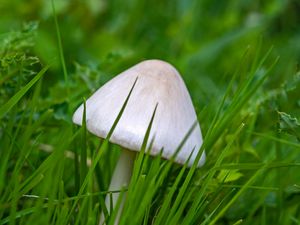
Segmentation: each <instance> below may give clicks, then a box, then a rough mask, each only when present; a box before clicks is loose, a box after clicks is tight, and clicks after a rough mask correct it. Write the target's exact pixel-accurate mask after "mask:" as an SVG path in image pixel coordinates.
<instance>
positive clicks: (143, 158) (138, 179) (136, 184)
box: [120, 104, 157, 224]
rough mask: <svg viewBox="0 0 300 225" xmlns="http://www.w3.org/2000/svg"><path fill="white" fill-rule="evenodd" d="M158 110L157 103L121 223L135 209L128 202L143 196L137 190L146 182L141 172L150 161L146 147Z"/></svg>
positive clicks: (133, 175) (136, 165) (130, 184)
mask: <svg viewBox="0 0 300 225" xmlns="http://www.w3.org/2000/svg"><path fill="white" fill-rule="evenodd" d="M156 110H157V104H156V106H155V108H154V110H153V113H152V116H151V119H150V122H149V125H148V127H147V130H146V133H145V136H144V139H143V143H142V147H141V151H140V153H139V154H138V157H137V159H136V161H135V163H134V167H133V173H132V178H131V181H130V183H129V185H128V194H127V200H126V201H125V204H124V206H125V207H124V209H125V210H126V211H127V212H128V215H124V219H122V218H121V221H120V224H122V222H123V221H126V219H127V218H130V217H131V214H130V212H131V211H134V210H132V208H133V207H134V204H129V205H128V207H126V204H128V202H130V199H135V201H138V200H137V199H139V198H141V195H140V193H141V192H139V191H136V190H137V188H140V187H141V186H142V183H144V180H145V177H144V176H143V175H142V174H141V172H142V171H143V168H144V167H145V165H146V162H147V161H148V159H149V157H150V155H149V154H147V152H148V151H146V148H147V144H148V140H149V137H150V131H151V127H152V124H153V120H154V117H155V113H156ZM151 146H152V144H151V143H150V146H149V150H150V149H151ZM149 174H151V170H150V171H149ZM137 195H139V196H137ZM125 224H126V223H125Z"/></svg>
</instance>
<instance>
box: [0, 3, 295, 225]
mask: <svg viewBox="0 0 300 225" xmlns="http://www.w3.org/2000/svg"><path fill="white" fill-rule="evenodd" d="M99 2H101V3H99ZM99 2H98V1H86V2H85V3H79V2H74V3H72V4H71V3H68V2H60V1H53V3H54V4H53V5H51V4H48V3H45V2H42V1H36V2H32V3H30V4H26V7H25V5H24V4H23V3H21V2H19V1H7V2H6V3H3V4H2V5H1V6H0V10H1V14H2V15H3V16H2V19H1V21H0V31H1V33H2V34H1V35H0V62H1V63H0V96H1V97H0V224H10V225H13V224H61V225H63V224H98V223H99V216H100V214H101V210H104V212H106V213H105V214H106V216H107V221H108V224H113V221H114V218H115V216H116V212H117V210H115V211H114V212H113V213H112V214H111V215H107V209H105V203H104V199H105V195H106V194H109V193H110V191H121V195H122V194H125V193H126V194H127V197H126V201H125V206H124V211H123V213H122V217H121V220H120V224H123V225H125V224H133V225H134V224H145V225H146V224H154V225H163V224H172V225H173V224H183V225H190V224H203V225H204V224H209V225H212V224H224V225H225V224H287V225H289V224H290V225H294V224H300V217H299V215H300V205H299V200H300V199H299V193H300V188H299V185H300V175H299V173H298V171H299V166H300V161H299V160H300V154H299V152H300V143H299V136H300V132H299V131H300V125H299V118H300V110H299V109H300V107H299V106H300V105H299V104H300V102H299V90H300V89H299V88H300V78H299V77H300V76H299V71H298V69H297V66H296V65H297V62H299V57H300V46H299V44H298V41H297V40H298V39H299V34H300V30H299V29H298V26H297V21H299V15H298V13H297V10H296V9H297V7H299V3H297V1H286V2H285V3H281V2H279V1H269V2H268V3H264V4H262V3H260V1H253V2H252V3H251V4H248V1H240V2H239V3H236V2H235V1H228V2H227V3H226V4H225V3H223V2H217V3H216V2H214V1H210V2H209V1H186V2H185V3H183V2H176V3H173V4H169V3H167V2H158V1H157V2H154V3H150V2H148V1H147V2H146V1H135V0H133V1H130V2H128V3H124V2H123V1H119V0H114V1H110V2H109V3H108V2H105V1H99ZM98 4H100V5H98ZM101 4H103V5H101ZM8 9H13V10H12V11H11V10H8ZM36 9H38V10H36ZM146 9H147V10H146ZM8 11H9V12H10V13H8ZM135 18H139V20H138V22H137V21H136V19H135ZM32 20H35V21H39V23H37V22H32ZM30 21H31V22H30ZM22 23H23V25H21V24H22ZM55 33H56V36H55V35H54V34H55ZM272 46H273V47H272ZM145 58H161V59H163V60H167V61H169V62H171V63H172V64H173V65H174V66H176V67H177V68H178V69H179V71H180V72H181V73H182V75H183V79H184V80H185V82H186V84H187V87H188V89H189V91H190V93H191V97H192V99H193V102H194V105H195V108H196V111H197V114H198V118H199V121H200V124H201V128H202V133H203V136H204V143H203V146H202V148H201V150H200V151H203V150H204V149H205V151H206V153H207V161H206V163H205V165H204V166H203V167H202V168H196V165H197V162H195V163H194V165H193V166H192V167H191V168H188V167H187V165H177V164H174V163H172V161H166V160H164V159H162V158H161V157H160V156H158V157H151V156H149V155H148V154H147V149H146V146H147V142H149V140H148V138H149V137H148V135H145V139H144V144H143V147H142V152H141V153H139V154H138V156H137V158H136V161H135V165H134V171H133V176H132V179H131V182H130V184H129V185H128V187H125V188H124V189H122V190H107V188H108V185H109V181H110V177H111V175H112V172H113V169H114V167H115V164H116V162H117V159H118V155H119V152H120V147H119V146H116V145H113V144H111V143H109V142H108V140H107V139H106V140H99V139H98V138H97V137H95V136H94V135H92V134H90V133H89V132H88V131H87V130H86V126H85V125H83V126H82V127H77V126H75V125H73V124H72V122H71V117H72V114H73V112H74V110H75V109H76V108H77V106H78V105H79V104H80V103H82V102H83V101H85V100H84V99H85V98H87V97H88V96H90V94H91V93H92V92H94V91H95V90H96V89H97V88H99V87H100V86H101V85H103V84H104V83H105V82H106V81H107V80H108V79H110V78H112V77H113V76H115V75H116V74H118V73H120V72H121V71H123V70H124V69H126V68H128V67H130V66H131V65H133V64H135V63H137V62H139V61H141V60H143V59H145ZM47 65H50V66H47ZM128 97H130V94H129V96H128ZM125 107H126V102H125V103H124V107H123V109H122V110H121V112H120V114H119V117H118V118H117V120H116V121H115V124H114V126H113V128H112V130H111V132H112V131H113V129H114V127H115V126H116V124H117V122H118V119H119V118H120V116H121V114H122V111H123V110H124V108H125ZM83 124H84V123H83ZM148 129H149V130H150V129H151V124H150V125H149V128H148ZM149 130H148V131H149ZM111 132H110V135H111ZM148 134H149V133H148ZM183 141H184V140H183ZM179 150H180V146H179V148H178V151H179ZM199 158H200V153H199V155H198V158H197V159H198V160H199ZM118 204H120V202H118V203H117V206H116V207H117V208H118Z"/></svg>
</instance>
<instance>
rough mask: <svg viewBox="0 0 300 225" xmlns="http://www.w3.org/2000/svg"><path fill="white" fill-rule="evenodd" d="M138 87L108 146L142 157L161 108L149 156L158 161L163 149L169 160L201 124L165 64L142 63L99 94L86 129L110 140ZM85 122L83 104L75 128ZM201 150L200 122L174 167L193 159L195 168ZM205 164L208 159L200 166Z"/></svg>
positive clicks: (90, 108)
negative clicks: (111, 145)
mask: <svg viewBox="0 0 300 225" xmlns="http://www.w3.org/2000/svg"><path fill="white" fill-rule="evenodd" d="M136 79H137V81H136ZM135 81H136V84H135V86H134V88H133V90H132V93H131V95H130V97H129V100H128V102H127V105H126V107H125V110H124V112H123V114H122V116H121V118H120V120H119V122H118V124H117V126H116V127H115V130H114V131H113V134H112V136H111V137H110V140H109V141H110V142H112V143H115V144H118V145H120V146H122V147H124V148H127V149H129V150H133V151H140V148H141V146H142V143H143V139H144V136H145V134H146V130H147V127H148V126H149V123H150V120H151V117H152V115H153V112H154V109H155V107H156V105H157V109H156V113H155V116H154V120H153V123H152V127H151V131H150V136H149V140H153V142H152V147H151V150H150V154H151V155H157V154H159V153H160V152H161V150H162V149H163V150H162V157H163V158H167V159H169V158H171V157H172V156H173V155H174V153H175V151H176V149H177V147H178V146H179V144H180V143H181V141H182V140H183V138H184V136H185V135H186V134H187V133H188V131H189V130H190V129H191V127H192V126H193V125H194V124H195V122H196V121H197V116H196V113H195V110H194V107H193V103H192V101H191V97H190V95H189V93H188V90H187V88H186V86H185V84H184V81H183V80H182V78H181V76H180V74H179V73H178V71H177V70H176V69H175V68H174V67H173V66H172V65H170V64H169V63H166V62H164V61H161V60H146V61H143V62H140V63H138V64H137V65H135V66H133V67H131V68H129V69H127V70H126V71H124V72H122V73H120V74H119V75H117V76H116V77H114V78H113V79H112V80H110V81H108V82H107V83H106V84H104V85H103V86H102V87H101V88H99V89H98V90H97V91H96V92H95V93H94V94H93V95H92V96H91V97H90V98H88V99H87V101H86V126H87V129H88V130H89V131H90V132H91V133H93V134H95V135H96V136H98V137H101V138H106V136H107V134H108V133H109V131H110V129H111V127H112V125H113V123H114V121H115V119H116V118H117V115H118V114H119V112H120V110H121V108H122V106H123V104H124V102H125V100H126V97H127V96H128V94H129V92H130V89H131V88H132V86H133V84H134V82H135ZM82 116H83V104H82V105H81V106H80V107H79V108H78V109H77V110H76V111H75V113H74V115H73V122H74V123H76V124H78V125H81V123H82ZM148 142H150V141H148ZM201 145H202V135H201V130H200V126H199V123H198V122H197V124H196V127H195V128H194V129H193V131H192V132H191V134H190V135H189V136H188V138H187V140H186V142H185V143H184V145H183V146H182V148H181V150H180V151H179V153H178V155H177V157H176V159H175V162H177V163H180V164H184V163H186V161H187V160H188V158H189V157H190V155H191V158H190V160H189V162H188V166H191V165H192V164H193V162H194V160H195V158H196V156H197V153H198V152H199V149H200V147H201ZM204 161H205V153H203V154H202V156H201V159H200V160H199V163H198V166H201V165H202V164H203V163H204Z"/></svg>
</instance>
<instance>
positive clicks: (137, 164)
mask: <svg viewBox="0 0 300 225" xmlns="http://www.w3.org/2000/svg"><path fill="white" fill-rule="evenodd" d="M156 110H157V104H156V106H155V108H154V110H153V113H152V116H151V119H150V122H149V125H148V127H147V130H146V133H145V136H144V139H143V143H142V147H141V151H140V153H139V154H138V157H137V159H136V162H135V163H134V168H133V173H132V178H131V180H132V181H131V182H130V183H132V185H134V184H135V182H136V179H137V177H138V176H139V174H140V172H141V168H142V165H143V161H144V157H145V155H146V154H145V151H146V147H147V144H148V140H149V136H150V131H151V127H152V124H153V120H154V117H155V113H156Z"/></svg>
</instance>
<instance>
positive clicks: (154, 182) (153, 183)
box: [136, 125, 201, 224]
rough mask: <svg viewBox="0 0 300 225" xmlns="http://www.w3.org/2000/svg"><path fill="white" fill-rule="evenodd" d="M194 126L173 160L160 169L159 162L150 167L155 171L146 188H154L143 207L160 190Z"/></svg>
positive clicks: (145, 197)
mask: <svg viewBox="0 0 300 225" xmlns="http://www.w3.org/2000/svg"><path fill="white" fill-rule="evenodd" d="M194 128H195V125H193V126H192V127H191V128H190V130H189V131H188V132H187V134H186V135H185V137H184V138H183V140H182V141H181V143H180V145H179V146H178V148H177V150H176V151H175V153H174V154H173V156H172V157H171V160H168V161H167V162H166V163H165V164H162V166H161V167H160V170H158V168H159V167H158V166H159V163H158V164H157V166H156V167H152V168H151V169H152V170H151V169H150V172H152V173H153V175H152V176H153V179H151V180H150V183H149V184H148V185H147V186H146V187H145V188H147V187H148V189H149V190H152V192H151V194H149V195H146V196H144V198H143V201H142V205H143V206H144V207H142V208H143V209H144V208H145V207H146V204H147V203H148V204H150V200H151V199H152V198H153V196H154V194H155V193H156V191H157V190H158V188H159V187H160V185H161V184H162V183H163V181H164V179H165V178H166V176H167V175H168V173H169V171H170V169H171V166H172V165H173V160H174V159H175V157H176V155H177V154H178V152H179V151H180V149H181V148H182V146H183V145H184V143H185V142H186V140H187V139H188V138H189V136H190V134H191V133H192V131H193V129H194ZM191 154H192V153H191ZM200 156H201V155H200ZM190 157H191V155H190V156H189V158H188V160H189V159H190ZM199 159H200V158H199ZM187 163H188V161H187V162H186V163H185V164H184V166H183V169H182V173H183V172H184V170H185V168H186V167H187ZM150 172H149V174H151V173H150ZM157 174H158V175H157ZM150 177H151V176H150ZM177 181H178V182H179V181H180V178H178V180H177ZM139 208H141V207H139ZM138 214H140V215H142V210H141V211H138ZM137 218H139V217H137ZM136 222H137V223H136V224H138V222H139V221H136Z"/></svg>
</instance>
